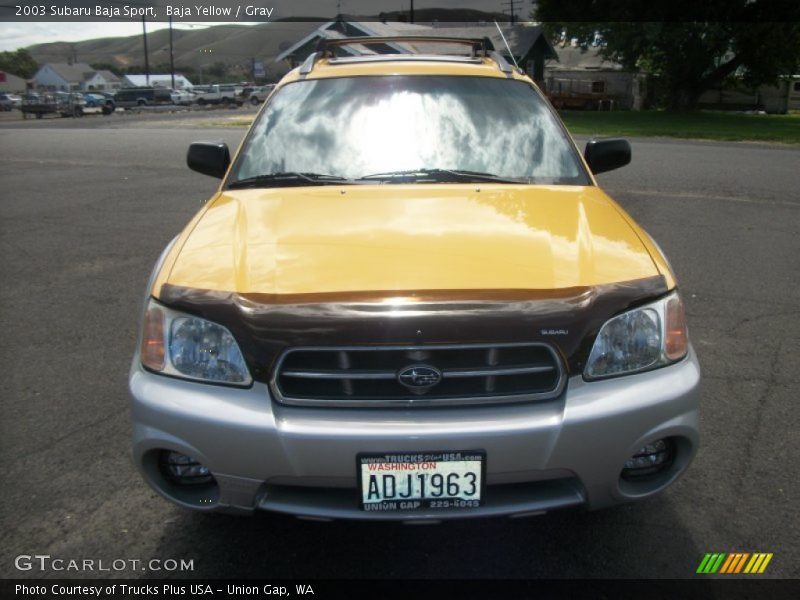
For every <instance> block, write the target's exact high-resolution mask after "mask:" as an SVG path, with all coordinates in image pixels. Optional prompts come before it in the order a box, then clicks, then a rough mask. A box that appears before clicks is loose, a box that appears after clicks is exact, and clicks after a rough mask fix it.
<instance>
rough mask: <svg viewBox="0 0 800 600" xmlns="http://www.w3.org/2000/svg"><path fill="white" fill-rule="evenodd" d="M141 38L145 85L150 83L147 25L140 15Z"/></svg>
mask: <svg viewBox="0 0 800 600" xmlns="http://www.w3.org/2000/svg"><path fill="white" fill-rule="evenodd" d="M142 39H143V40H144V76H145V80H146V81H147V85H148V86H149V85H150V59H149V58H148V57H147V27H146V26H145V23H144V17H142Z"/></svg>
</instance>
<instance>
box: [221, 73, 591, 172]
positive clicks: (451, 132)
mask: <svg viewBox="0 0 800 600" xmlns="http://www.w3.org/2000/svg"><path fill="white" fill-rule="evenodd" d="M470 174H471V175H470ZM443 175H444V176H443ZM290 176H295V179H296V180H301V183H304V182H305V181H306V180H308V179H312V178H313V179H316V180H317V182H318V183H319V182H322V183H329V184H330V183H335V184H338V185H341V183H342V181H343V180H346V181H345V182H350V183H366V182H372V183H375V182H385V183H407V182H409V181H410V180H413V181H418V180H425V181H441V182H448V183H452V182H453V181H466V180H474V181H491V178H495V179H496V180H497V181H514V182H521V183H542V184H573V185H588V184H589V179H588V177H587V176H586V173H585V171H584V169H583V166H582V165H581V163H580V161H579V159H578V157H577V155H576V152H575V150H574V148H573V147H572V145H571V144H570V142H569V141H568V139H567V136H566V135H565V133H564V131H563V129H562V128H561V126H560V124H559V123H558V121H557V119H556V118H555V117H554V116H553V114H552V113H551V111H550V110H549V108H548V107H547V105H546V103H545V101H544V100H543V99H542V98H541V97H540V96H539V94H538V93H536V91H535V90H534V89H533V88H532V87H531V86H530V85H528V84H527V83H525V82H521V81H514V80H508V79H496V78H490V77H453V76H378V77H372V76H370V77H344V78H334V79H318V80H306V81H298V82H295V83H291V84H288V85H286V86H285V87H283V88H281V89H280V90H279V91H278V92H277V93H276V94H274V95H273V97H272V99H271V101H270V103H269V105H268V106H266V107H265V109H264V111H263V112H262V113H261V115H260V117H259V119H258V121H257V122H256V123H255V125H254V126H253V129H252V131H251V133H250V136H249V137H248V140H247V142H246V144H245V146H244V149H243V151H242V152H241V154H240V156H239V158H238V160H237V163H236V165H234V168H233V171H232V175H231V178H230V179H229V185H232V186H234V187H235V186H236V184H237V182H238V183H239V184H240V185H241V184H242V183H245V182H257V183H258V184H259V185H261V184H263V185H283V184H286V185H291V184H290V183H288V182H289V181H290V180H291V177H290Z"/></svg>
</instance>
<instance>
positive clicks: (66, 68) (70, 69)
mask: <svg viewBox="0 0 800 600" xmlns="http://www.w3.org/2000/svg"><path fill="white" fill-rule="evenodd" d="M44 66H47V67H50V68H51V69H52V70H53V71H55V72H56V73H58V75H59V76H60V77H61V78H62V79H64V81H66V82H68V83H80V82H82V81H84V80H86V79H87V77H90V76H91V74H92V73H94V72H95V69H93V68H92V67H90V66H89V65H87V64H86V63H72V64H68V63H47V64H46V65H44ZM35 77H36V76H34V78H35Z"/></svg>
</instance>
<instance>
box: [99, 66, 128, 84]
mask: <svg viewBox="0 0 800 600" xmlns="http://www.w3.org/2000/svg"><path fill="white" fill-rule="evenodd" d="M96 73H97V74H98V75H100V76H101V77H102V78H103V79H105V80H106V81H108V82H112V83H113V82H116V81H122V80H121V79H120V78H119V77H117V76H116V75H114V73H112V72H111V71H109V70H107V69H101V70H99V71H96Z"/></svg>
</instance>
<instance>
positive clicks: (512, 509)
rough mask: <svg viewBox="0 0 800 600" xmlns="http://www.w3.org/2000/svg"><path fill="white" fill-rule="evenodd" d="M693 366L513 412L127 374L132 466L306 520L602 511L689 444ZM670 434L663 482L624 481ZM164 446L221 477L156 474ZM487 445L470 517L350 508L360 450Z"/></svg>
mask: <svg viewBox="0 0 800 600" xmlns="http://www.w3.org/2000/svg"><path fill="white" fill-rule="evenodd" d="M699 379H700V369H699V365H698V363H697V358H696V356H695V354H694V351H690V353H689V355H688V356H687V357H686V358H685V359H684V360H682V361H681V362H679V363H677V364H675V365H671V366H668V367H664V368H661V369H657V370H654V371H650V372H646V373H641V374H636V375H629V376H624V377H619V378H615V379H609V380H605V381H596V382H591V383H587V382H584V381H583V379H582V378H581V377H579V376H578V377H572V378H571V379H570V380H569V382H568V385H567V388H566V391H565V392H564V393H563V394H562V395H561V396H560V397H559V398H558V399H556V400H552V401H547V402H539V403H531V404H519V405H508V406H487V407H463V408H458V407H448V408H424V409H413V410H410V409H318V408H298V407H287V406H282V405H279V404H277V403H275V402H273V401H272V399H271V398H270V392H269V389H268V387H267V386H266V385H264V384H261V383H256V384H254V385H253V386H252V387H251V388H249V389H237V388H228V387H222V386H215V385H206V384H202V383H193V382H189V381H184V380H179V379H174V378H170V377H165V376H161V375H155V374H152V373H149V372H147V371H144V370H143V369H142V368H141V367H140V366H139V363H138V357H137V358H135V359H134V364H133V366H132V368H131V373H130V393H131V399H132V412H133V422H134V431H133V450H134V459H135V462H136V464H137V466H138V467H139V469H140V470H141V471H142V474H143V475H144V477H145V479H146V480H147V481H148V483H150V484H151V485H152V486H153V487H154V488H155V489H156V490H157V491H158V492H159V493H161V494H162V495H164V496H165V497H166V498H168V499H170V500H172V501H173V502H176V503H178V504H180V505H182V506H186V507H189V508H194V509H199V510H228V511H236V512H252V511H253V510H254V509H257V508H260V509H266V510H275V511H280V512H286V513H291V514H295V515H298V516H304V517H310V518H323V519H328V518H353V519H359V518H361V519H443V518H458V517H461V518H463V517H476V516H490V515H500V514H506V515H525V514H531V513H537V512H541V511H547V510H551V509H555V508H561V507H565V506H573V505H585V506H587V507H589V508H593V509H594V508H602V507H605V506H610V505H613V504H617V503H620V502H625V501H628V500H634V499H638V498H644V497H647V496H650V495H653V494H655V493H657V492H659V491H661V490H662V489H663V488H665V487H666V486H668V485H669V484H670V483H672V482H673V481H674V480H675V479H676V478H677V477H678V476H679V475H680V474H681V473H682V472H683V471H684V470H685V469H686V467H687V466H688V465H689V463H690V462H691V460H692V458H693V457H694V454H695V452H696V450H697V444H698V432H697V410H698V384H699ZM666 437H669V438H672V439H673V440H674V441H675V442H676V447H677V453H676V456H675V459H674V461H673V463H672V466H671V467H670V468H669V469H668V470H667V471H666V472H664V473H661V474H659V476H658V477H656V478H652V479H649V480H647V481H643V482H635V483H630V482H628V481H624V480H621V479H620V472H621V469H622V465H623V464H624V462H625V460H626V459H628V458H629V457H630V456H631V455H632V454H634V453H635V452H636V451H637V450H638V449H639V448H641V447H642V446H643V445H644V444H646V443H649V442H651V441H654V440H656V439H659V438H666ZM161 449H168V450H175V451H178V452H182V453H184V454H188V455H191V456H193V457H195V458H196V459H197V460H199V461H200V462H202V463H203V464H205V465H207V466H208V467H209V468H210V469H211V471H212V473H213V474H214V477H215V479H216V481H217V486H215V488H214V489H213V490H212V491H210V492H209V491H208V490H203V491H198V492H197V493H195V492H193V491H191V490H189V491H187V490H186V489H183V488H178V487H176V486H174V485H172V484H170V483H168V482H167V481H166V480H165V479H164V477H163V476H162V475H161V474H160V472H159V469H158V466H157V460H156V457H157V454H158V451H159V450H161ZM467 449H482V450H485V451H486V455H487V488H486V498H485V505H484V506H482V507H481V508H479V509H469V510H467V511H455V510H454V511H436V512H431V513H427V514H426V513H418V512H412V513H403V512H391V513H374V512H363V511H361V510H360V509H359V508H358V492H357V489H356V455H357V454H359V453H362V452H375V453H384V452H405V451H409V452H415V451H428V450H467Z"/></svg>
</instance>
